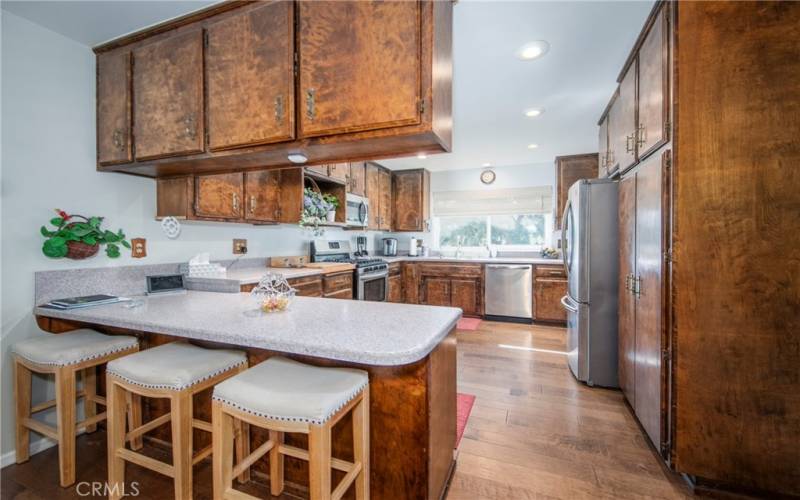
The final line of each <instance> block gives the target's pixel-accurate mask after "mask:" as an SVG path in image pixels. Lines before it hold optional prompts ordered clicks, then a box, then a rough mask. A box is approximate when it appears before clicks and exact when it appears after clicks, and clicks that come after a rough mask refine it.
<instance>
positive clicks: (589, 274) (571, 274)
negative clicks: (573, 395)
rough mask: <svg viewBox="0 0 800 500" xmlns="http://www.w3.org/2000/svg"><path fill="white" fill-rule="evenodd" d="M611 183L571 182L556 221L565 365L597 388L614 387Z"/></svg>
mask: <svg viewBox="0 0 800 500" xmlns="http://www.w3.org/2000/svg"><path fill="white" fill-rule="evenodd" d="M617 186H618V183H617V182H616V181H611V180H607V179H583V180H580V181H578V182H576V183H575V184H573V185H572V186H571V187H570V188H569V195H568V198H567V204H566V206H565V207H564V215H563V219H562V221H561V231H562V235H561V246H562V255H563V259H564V267H565V269H566V272H567V280H568V286H567V294H566V295H565V296H564V297H563V298H562V299H561V304H562V305H563V306H564V308H565V309H566V310H567V351H568V353H567V360H568V363H569V368H570V370H571V371H572V374H573V375H575V377H576V378H577V379H578V380H581V381H583V382H586V383H587V384H589V385H598V386H603V387H619V382H618V376H617V375H618V374H617V370H618V368H617V355H618V354H617V327H618V323H617V315H618V311H617V289H618V274H619V241H618V240H619V233H618V213H617V212H618V211H617V207H618V204H619V201H618V195H617Z"/></svg>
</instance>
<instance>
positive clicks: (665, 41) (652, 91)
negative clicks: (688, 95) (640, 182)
mask: <svg viewBox="0 0 800 500" xmlns="http://www.w3.org/2000/svg"><path fill="white" fill-rule="evenodd" d="M668 61H669V31H668V29H667V9H663V8H662V9H661V10H660V12H659V14H658V16H657V17H656V19H655V21H654V22H653V24H652V26H651V27H650V31H649V32H648V34H647V36H646V37H645V39H644V41H643V42H642V46H641V47H640V48H639V63H638V70H639V75H638V78H639V83H638V108H637V112H638V115H637V116H638V120H639V122H638V123H639V128H638V130H637V138H636V148H637V151H638V153H637V154H638V157H639V158H643V157H645V156H647V155H648V154H649V153H650V152H652V151H655V150H656V149H657V148H659V147H660V146H661V145H662V144H664V143H665V142H666V141H667V140H668V139H669V138H668V136H667V127H666V122H667V120H668V116H669V107H668V106H669V85H668V81H669V66H668Z"/></svg>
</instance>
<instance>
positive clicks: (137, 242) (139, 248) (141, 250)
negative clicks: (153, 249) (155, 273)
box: [131, 238, 147, 259]
mask: <svg viewBox="0 0 800 500" xmlns="http://www.w3.org/2000/svg"><path fill="white" fill-rule="evenodd" d="M131 257H133V258H134V259H141V258H142V257H147V240H146V239H144V238H133V239H132V240H131Z"/></svg>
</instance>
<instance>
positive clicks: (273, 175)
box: [244, 170, 281, 222]
mask: <svg viewBox="0 0 800 500" xmlns="http://www.w3.org/2000/svg"><path fill="white" fill-rule="evenodd" d="M244 205H245V207H244V218H245V219H247V220H252V221H265V222H277V221H278V219H279V216H280V210H281V171H280V170H261V171H255V172H245V174H244Z"/></svg>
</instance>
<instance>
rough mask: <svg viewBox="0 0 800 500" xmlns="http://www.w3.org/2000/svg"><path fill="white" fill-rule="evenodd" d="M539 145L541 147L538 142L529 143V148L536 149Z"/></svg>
mask: <svg viewBox="0 0 800 500" xmlns="http://www.w3.org/2000/svg"><path fill="white" fill-rule="evenodd" d="M538 147H539V145H538V144H528V149H536V148H538Z"/></svg>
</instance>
